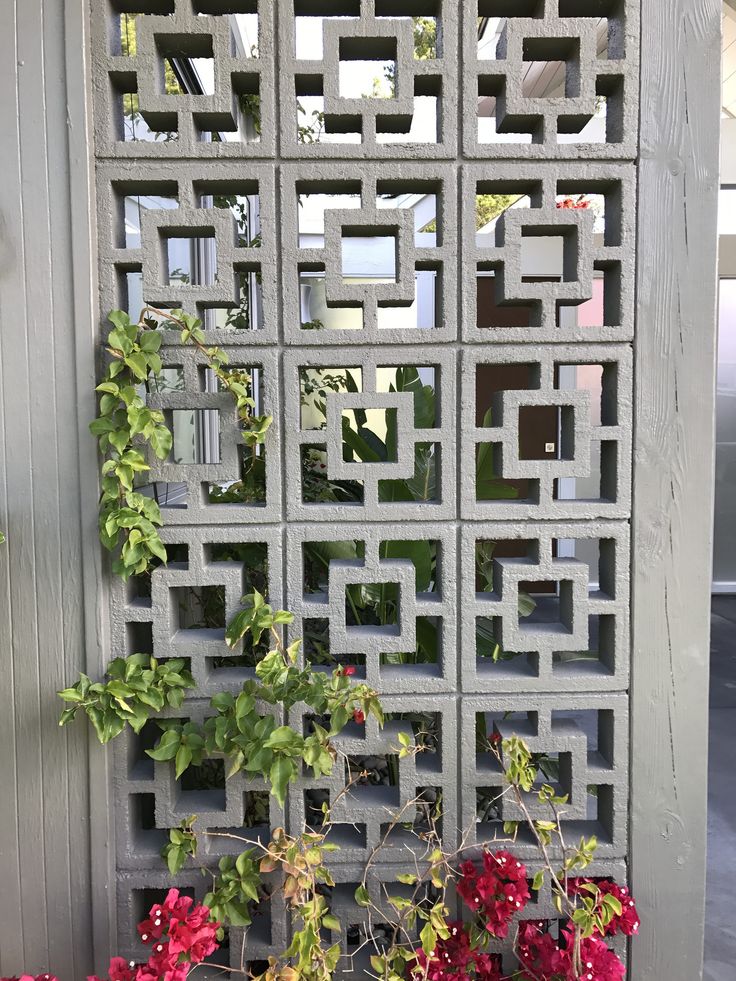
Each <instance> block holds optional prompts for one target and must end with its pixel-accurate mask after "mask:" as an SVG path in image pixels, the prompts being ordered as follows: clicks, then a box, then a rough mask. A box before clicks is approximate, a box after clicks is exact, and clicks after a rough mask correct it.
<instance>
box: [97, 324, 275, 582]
mask: <svg viewBox="0 0 736 981" xmlns="http://www.w3.org/2000/svg"><path fill="white" fill-rule="evenodd" d="M108 319H109V320H110V322H111V323H112V324H113V329H112V330H111V331H110V333H109V334H108V337H107V348H106V349H107V352H108V354H109V355H110V362H109V364H108V365H107V369H106V374H105V378H104V379H103V381H102V382H101V383H100V384H99V385H98V386H97V389H96V390H97V391H98V392H99V393H100V402H99V414H98V416H97V418H96V419H95V420H94V421H93V422H92V423H91V424H90V431H91V432H92V434H93V435H94V436H96V437H97V439H98V444H99V448H100V452H101V454H102V456H103V457H104V463H103V465H102V480H101V495H100V514H99V529H100V540H101V542H102V544H103V545H104V546H105V548H106V549H108V550H109V551H111V552H114V553H115V558H114V560H113V572H114V573H116V575H119V576H121V577H122V578H123V579H128V578H129V577H130V576H131V575H141V574H142V573H145V572H148V571H150V569H151V568H152V566H153V565H155V563H156V562H157V561H161V562H166V558H167V556H166V547H165V546H164V543H163V542H162V540H161V536H160V535H159V532H158V529H159V528H160V527H161V525H162V524H163V519H162V517H161V510H160V508H159V506H158V503H157V502H156V501H155V500H154V499H153V498H152V497H150V496H148V495H147V494H144V493H142V492H141V491H139V490H137V489H136V480H137V479H138V478H137V475H139V474H142V473H145V472H147V471H149V470H150V466H149V465H148V463H147V462H146V458H145V455H144V453H143V452H142V450H143V449H144V448H145V447H146V446H148V447H150V450H151V451H152V452H153V454H154V455H155V456H156V457H157V458H158V459H159V460H165V459H166V457H167V456H168V455H169V453H170V452H171V448H172V444H173V437H172V434H171V430H170V429H169V428H168V426H167V425H166V421H165V418H164V414H163V413H162V412H160V411H158V410H156V409H150V408H149V407H148V406H147V405H146V402H145V386H146V385H148V384H149V383H150V381H151V380H152V379H153V380H155V379H156V378H158V376H159V375H160V373H161V368H162V362H161V356H160V354H159V350H160V348H161V342H162V340H163V335H162V333H161V330H160V329H159V328H160V325H161V321H164V322H167V323H171V324H174V325H176V327H178V328H179V330H180V332H181V339H182V341H183V342H184V343H188V344H191V345H193V346H194V347H196V348H197V350H198V351H199V352H200V353H201V354H203V355H204V357H205V359H206V361H207V366H208V367H209V368H210V369H211V370H212V371H213V373H214V375H215V377H216V378H217V379H218V380H219V381H220V383H221V384H222V386H223V387H224V388H225V389H226V390H227V391H228V392H229V393H230V394H231V395H232V397H233V399H234V401H235V406H236V409H237V413H238V420H239V423H240V427H241V432H242V437H243V442H244V443H245V445H246V446H247V447H249V448H250V450H251V452H252V463H254V462H255V460H256V454H257V448H258V447H259V446H260V445H262V444H263V443H264V442H265V439H266V433H267V432H268V429H269V428H270V426H271V423H272V422H273V419H272V417H271V416H268V415H261V416H258V415H255V414H254V411H253V410H254V409H255V401H254V400H253V398H252V397H251V395H250V392H249V384H250V377H249V375H248V374H247V372H245V371H243V370H241V369H237V368H236V369H228V368H226V365H227V363H228V358H227V354H226V353H225V352H224V351H223V350H222V349H221V348H219V347H215V346H210V345H207V344H206V342H205V334H204V330H203V329H202V321H201V320H199V319H198V318H197V317H193V316H190V315H189V314H186V313H184V312H183V311H182V310H174V311H172V312H167V311H163V310H157V309H156V308H154V307H146V308H144V310H143V311H142V312H141V315H140V318H139V319H138V322H137V323H136V322H133V321H131V319H130V317H129V316H128V315H127V313H124V312H123V311H122V310H112V311H111V312H110V314H109V316H108Z"/></svg>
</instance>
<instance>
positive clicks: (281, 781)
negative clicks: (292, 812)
mask: <svg viewBox="0 0 736 981" xmlns="http://www.w3.org/2000/svg"><path fill="white" fill-rule="evenodd" d="M296 775H297V765H296V763H295V762H294V760H292V759H289V758H288V757H286V756H279V757H278V758H277V759H275V760H274V761H273V763H272V765H271V771H270V773H269V780H270V781H271V793H272V794H273V795H274V797H275V798H276V800H277V801H278V802H279V804H281V806H282V807H283V806H284V804H285V802H286V789H287V787H288V785H289V783H290V781H293V780H296Z"/></svg>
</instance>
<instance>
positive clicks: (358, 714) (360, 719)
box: [353, 709, 365, 725]
mask: <svg viewBox="0 0 736 981" xmlns="http://www.w3.org/2000/svg"><path fill="white" fill-rule="evenodd" d="M353 720H354V721H355V722H357V723H358V725H363V723H364V722H365V712H364V711H363V709H356V710H355V711H354V712H353Z"/></svg>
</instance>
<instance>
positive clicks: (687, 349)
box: [631, 0, 721, 981]
mask: <svg viewBox="0 0 736 981" xmlns="http://www.w3.org/2000/svg"><path fill="white" fill-rule="evenodd" d="M720 30H721V5H720V2H719V0H643V2H642V32H641V66H642V78H641V147H640V161H639V165H638V169H639V211H638V221H639V245H638V274H637V288H638V301H637V302H638V310H637V335H636V344H635V352H636V355H635V359H636V396H635V440H634V445H635V448H636V449H635V460H634V520H633V556H634V559H633V665H632V669H633V675H632V786H631V791H632V805H631V812H632V833H631V863H632V877H633V878H632V884H633V890H634V892H635V894H636V896H637V899H638V901H639V908H640V912H641V919H642V924H643V926H642V933H641V936H640V937H639V938H638V939H637V941H636V942H635V943H634V944H632V949H631V977H632V978H635V979H636V981H665V979H670V978H673V979H674V978H677V979H680V978H682V979H683V981H685V979H687V981H695V979H697V978H700V977H701V976H702V940H703V900H704V890H705V847H706V775H707V765H706V761H707V735H708V727H707V720H708V648H709V629H710V624H709V610H710V580H711V548H712V520H713V515H712V500H713V465H714V382H715V353H716V343H715V340H716V328H715V322H716V317H715V312H716V245H717V239H716V209H717V200H718V134H719V114H720V92H719V79H720V71H719V65H720Z"/></svg>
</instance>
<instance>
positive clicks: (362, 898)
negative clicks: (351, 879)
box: [355, 885, 371, 906]
mask: <svg viewBox="0 0 736 981" xmlns="http://www.w3.org/2000/svg"><path fill="white" fill-rule="evenodd" d="M355 902H356V903H357V904H358V906H370V904H371V899H370V896H369V895H368V890H367V889H366V887H365V886H363V885H360V886H358V888H357V889H356V890H355Z"/></svg>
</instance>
